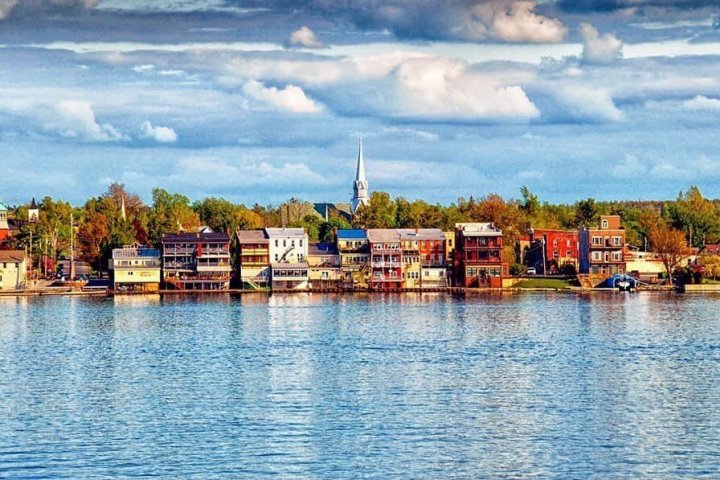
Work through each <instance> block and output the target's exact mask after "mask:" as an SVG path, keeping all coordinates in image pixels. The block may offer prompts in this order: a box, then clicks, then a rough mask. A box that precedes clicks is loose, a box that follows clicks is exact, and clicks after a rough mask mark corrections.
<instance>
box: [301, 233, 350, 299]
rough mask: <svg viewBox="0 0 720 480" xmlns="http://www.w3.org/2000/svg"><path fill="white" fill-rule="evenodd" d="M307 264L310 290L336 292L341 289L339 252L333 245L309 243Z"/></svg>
mask: <svg viewBox="0 0 720 480" xmlns="http://www.w3.org/2000/svg"><path fill="white" fill-rule="evenodd" d="M307 263H308V269H309V277H310V286H311V287H312V288H316V289H317V288H319V289H331V290H336V289H339V288H341V287H342V275H341V270H340V252H339V251H338V248H337V246H336V245H335V244H333V243H319V242H310V245H309V247H308V261H307Z"/></svg>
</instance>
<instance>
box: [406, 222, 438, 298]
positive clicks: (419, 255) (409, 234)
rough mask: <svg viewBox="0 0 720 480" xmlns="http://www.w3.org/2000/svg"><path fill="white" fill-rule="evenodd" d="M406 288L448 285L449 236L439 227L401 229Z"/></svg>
mask: <svg viewBox="0 0 720 480" xmlns="http://www.w3.org/2000/svg"><path fill="white" fill-rule="evenodd" d="M397 233H398V234H399V236H400V243H401V250H402V263H403V272H402V274H403V280H404V287H405V288H437V287H444V286H446V272H447V264H446V261H445V235H444V234H443V232H442V230H440V229H437V228H419V229H398V230H397Z"/></svg>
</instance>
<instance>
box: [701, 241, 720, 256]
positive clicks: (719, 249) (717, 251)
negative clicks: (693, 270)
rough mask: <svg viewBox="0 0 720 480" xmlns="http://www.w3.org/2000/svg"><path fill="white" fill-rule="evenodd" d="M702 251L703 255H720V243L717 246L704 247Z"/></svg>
mask: <svg viewBox="0 0 720 480" xmlns="http://www.w3.org/2000/svg"><path fill="white" fill-rule="evenodd" d="M702 251H703V252H705V253H712V254H720V243H718V244H717V245H705V246H704V247H703V249H702Z"/></svg>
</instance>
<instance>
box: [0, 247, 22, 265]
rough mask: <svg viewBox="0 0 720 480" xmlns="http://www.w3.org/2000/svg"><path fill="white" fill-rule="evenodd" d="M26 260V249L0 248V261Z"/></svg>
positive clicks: (18, 261) (14, 261)
mask: <svg viewBox="0 0 720 480" xmlns="http://www.w3.org/2000/svg"><path fill="white" fill-rule="evenodd" d="M23 261H25V251H24V250H0V262H7V263H16V262H17V263H20V262H23Z"/></svg>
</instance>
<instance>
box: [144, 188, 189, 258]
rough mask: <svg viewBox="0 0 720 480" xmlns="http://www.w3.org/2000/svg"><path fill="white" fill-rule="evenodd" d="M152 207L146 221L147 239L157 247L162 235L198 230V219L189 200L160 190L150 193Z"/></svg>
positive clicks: (177, 194) (183, 196)
mask: <svg viewBox="0 0 720 480" xmlns="http://www.w3.org/2000/svg"><path fill="white" fill-rule="evenodd" d="M152 196H153V205H152V208H151V209H150V214H149V219H148V237H149V239H150V241H151V242H152V243H153V244H155V245H159V244H160V242H161V240H162V237H163V235H166V234H168V233H173V232H179V231H188V232H193V231H197V229H198V228H200V217H199V216H198V214H197V213H195V211H194V210H193V209H192V207H191V206H190V199H189V198H188V197H186V196H185V195H181V194H179V193H169V192H168V191H166V190H164V189H162V188H156V189H154V190H153V192H152Z"/></svg>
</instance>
